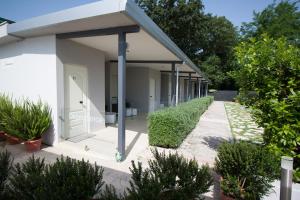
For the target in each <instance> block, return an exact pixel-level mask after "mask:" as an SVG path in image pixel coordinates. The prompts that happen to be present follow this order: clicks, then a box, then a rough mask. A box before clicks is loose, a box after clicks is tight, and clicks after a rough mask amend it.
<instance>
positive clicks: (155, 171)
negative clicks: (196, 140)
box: [126, 150, 212, 200]
mask: <svg viewBox="0 0 300 200" xmlns="http://www.w3.org/2000/svg"><path fill="white" fill-rule="evenodd" d="M153 155H154V158H155V159H154V160H150V161H149V169H145V170H144V169H143V168H142V164H141V163H138V165H136V164H135V162H134V161H133V162H132V168H131V169H130V170H131V173H132V180H131V181H130V188H128V193H127V197H126V199H128V200H138V199H143V200H152V199H157V200H171V199H177V200H181V199H182V200H188V199H195V198H201V197H200V195H201V194H203V193H205V192H207V191H208V188H209V187H210V186H211V185H212V176H211V174H210V170H209V167H208V166H202V167H199V166H198V164H197V162H196V161H195V160H187V159H185V158H184V157H182V156H179V155H178V154H177V153H176V154H169V155H166V154H165V153H159V152H158V151H157V150H155V151H153Z"/></svg>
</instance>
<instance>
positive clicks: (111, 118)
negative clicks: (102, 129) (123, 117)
mask: <svg viewBox="0 0 300 200" xmlns="http://www.w3.org/2000/svg"><path fill="white" fill-rule="evenodd" d="M116 119H117V115H116V113H114V112H107V113H105V123H107V124H115V123H116Z"/></svg>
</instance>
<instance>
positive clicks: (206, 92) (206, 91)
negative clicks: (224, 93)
mask: <svg viewBox="0 0 300 200" xmlns="http://www.w3.org/2000/svg"><path fill="white" fill-rule="evenodd" d="M205 88H206V90H205V96H207V94H208V82H206V87H205Z"/></svg>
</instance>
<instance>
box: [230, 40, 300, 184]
mask: <svg viewBox="0 0 300 200" xmlns="http://www.w3.org/2000/svg"><path fill="white" fill-rule="evenodd" d="M236 56H237V60H238V62H239V65H240V66H241V68H240V69H239V70H238V71H236V73H235V77H236V80H237V82H238V83H239V85H240V91H241V94H248V93H249V92H250V91H253V92H254V93H255V96H253V97H252V98H251V101H248V102H249V104H248V105H249V106H251V107H252V109H253V111H254V112H253V116H254V118H255V119H256V121H257V123H258V124H259V125H260V126H261V127H263V128H264V130H265V131H264V134H263V138H264V142H265V144H266V145H267V146H268V148H269V149H270V150H272V151H273V152H274V153H275V154H278V155H281V156H282V155H285V156H290V157H293V158H294V168H295V170H297V171H296V173H295V180H299V179H300V177H299V166H300V153H299V149H300V49H299V48H298V47H296V46H292V45H290V44H289V42H288V41H287V39H285V38H279V39H272V38H270V37H268V36H267V35H263V36H261V37H260V38H259V39H251V40H250V41H249V42H242V43H241V44H240V45H239V46H238V47H237V48H236ZM246 102H247V101H246ZM297 176H298V177H297Z"/></svg>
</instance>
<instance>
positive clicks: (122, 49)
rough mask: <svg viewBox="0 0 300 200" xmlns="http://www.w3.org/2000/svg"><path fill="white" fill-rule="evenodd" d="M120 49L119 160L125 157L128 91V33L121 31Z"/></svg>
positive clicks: (117, 157) (117, 156)
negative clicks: (126, 100)
mask: <svg viewBox="0 0 300 200" xmlns="http://www.w3.org/2000/svg"><path fill="white" fill-rule="evenodd" d="M118 43H119V51H118V153H117V155H116V160H117V161H122V160H123V159H124V157H125V95H126V94H125V91H126V48H127V44H126V33H119V40H118Z"/></svg>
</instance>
